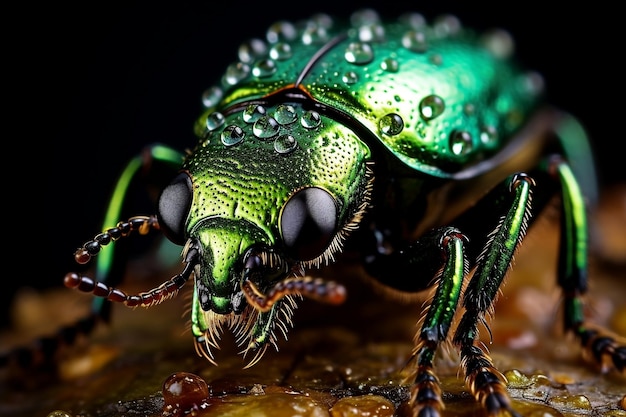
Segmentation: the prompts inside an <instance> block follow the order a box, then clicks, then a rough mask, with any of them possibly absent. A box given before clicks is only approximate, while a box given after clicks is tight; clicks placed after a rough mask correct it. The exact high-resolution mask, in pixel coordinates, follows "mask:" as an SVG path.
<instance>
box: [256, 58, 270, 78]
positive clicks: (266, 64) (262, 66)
mask: <svg viewBox="0 0 626 417" xmlns="http://www.w3.org/2000/svg"><path fill="white" fill-rule="evenodd" d="M275 72H276V63H275V62H274V61H273V60H271V59H262V60H260V61H258V62H256V63H255V64H254V66H253V67H252V75H254V76H255V77H260V78H262V77H269V76H270V75H272V74H273V73H275Z"/></svg>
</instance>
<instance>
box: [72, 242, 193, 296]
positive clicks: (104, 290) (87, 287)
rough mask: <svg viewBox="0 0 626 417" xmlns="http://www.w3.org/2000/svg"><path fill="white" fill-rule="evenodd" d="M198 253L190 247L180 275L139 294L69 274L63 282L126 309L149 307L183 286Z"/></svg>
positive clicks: (191, 271)
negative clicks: (131, 293)
mask: <svg viewBox="0 0 626 417" xmlns="http://www.w3.org/2000/svg"><path fill="white" fill-rule="evenodd" d="M198 254H199V252H198V250H197V249H196V248H194V247H190V248H189V249H188V250H187V253H186V255H185V267H184V268H183V271H182V272H181V273H180V274H177V275H175V276H173V277H172V278H170V279H169V280H167V281H165V282H164V283H162V284H161V285H159V286H158V287H155V288H153V289H151V290H149V291H146V292H142V293H139V294H133V295H128V294H126V293H125V292H124V291H122V290H120V289H118V288H114V287H109V286H107V285H106V284H105V283H103V282H98V281H95V280H93V279H92V278H90V277H87V276H81V275H78V274H77V273H75V272H70V273H68V274H67V275H65V279H64V280H63V282H64V284H65V286H66V287H68V288H76V289H78V290H79V291H82V292H90V293H92V294H93V295H95V296H96V297H102V298H106V299H107V300H109V301H114V302H117V303H124V304H125V305H126V306H127V307H137V306H141V307H150V306H153V305H156V304H160V303H161V302H163V301H165V300H168V299H170V298H172V297H174V296H175V295H176V294H177V293H178V291H179V290H180V289H181V288H182V287H183V285H185V283H186V282H187V280H188V279H189V277H190V276H191V274H192V273H193V271H194V268H195V265H196V264H197V258H198V256H199V255H198Z"/></svg>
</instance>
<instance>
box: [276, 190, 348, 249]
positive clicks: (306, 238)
mask: <svg viewBox="0 0 626 417" xmlns="http://www.w3.org/2000/svg"><path fill="white" fill-rule="evenodd" d="M336 228H337V204H336V203H335V199H334V198H333V197H332V196H331V195H330V194H329V193H328V191H326V190H323V189H321V188H317V187H311V188H305V189H303V190H300V191H298V192H297V193H295V194H294V195H293V196H291V198H290V199H289V201H287V203H286V204H285V206H284V207H283V210H282V214H281V217H280V231H281V235H282V238H283V242H284V244H285V247H286V252H287V254H288V255H289V256H291V257H293V258H295V259H298V260H302V261H306V260H311V259H314V258H316V257H317V256H319V255H321V254H322V253H323V252H324V251H325V250H326V248H327V247H328V245H329V244H330V242H331V241H332V239H333V237H334V236H335V233H336Z"/></svg>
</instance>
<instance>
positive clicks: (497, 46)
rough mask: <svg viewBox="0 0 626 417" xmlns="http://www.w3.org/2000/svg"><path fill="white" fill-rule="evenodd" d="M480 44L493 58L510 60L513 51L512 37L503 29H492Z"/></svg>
mask: <svg viewBox="0 0 626 417" xmlns="http://www.w3.org/2000/svg"><path fill="white" fill-rule="evenodd" d="M482 43H483V45H485V48H487V49H488V50H489V51H490V52H491V53H492V54H493V55H494V56H495V57H498V58H501V59H507V58H510V57H511V56H512V55H513V52H514V50H515V42H514V41H513V36H511V34H510V33H509V32H507V31H506V30H503V29H493V30H491V31H490V32H487V33H485V34H484V35H483V37H482Z"/></svg>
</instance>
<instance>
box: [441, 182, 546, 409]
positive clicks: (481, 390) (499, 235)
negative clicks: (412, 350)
mask: <svg viewBox="0 0 626 417" xmlns="http://www.w3.org/2000/svg"><path fill="white" fill-rule="evenodd" d="M533 185H534V181H533V180H532V179H531V178H530V177H528V176H527V175H525V174H516V175H513V176H511V177H510V178H509V191H510V192H511V193H512V194H513V196H514V198H513V202H512V204H511V207H510V208H509V210H508V212H507V213H506V214H505V215H504V217H503V218H502V219H501V220H500V222H499V224H498V226H497V227H496V229H495V230H494V231H493V232H492V233H491V235H490V238H489V240H488V242H487V245H486V247H485V248H484V249H483V252H482V253H481V254H480V255H479V257H478V260H477V267H476V270H475V272H474V275H473V276H472V279H471V281H470V283H469V284H468V287H467V289H466V291H465V295H464V298H463V306H464V307H465V313H464V314H463V317H462V318H461V320H460V322H459V326H458V328H457V330H456V333H455V335H454V338H453V343H454V344H455V345H456V346H458V348H459V351H460V354H461V364H462V366H463V368H464V371H465V382H466V384H467V386H468V388H469V389H470V391H471V392H472V395H474V397H475V398H476V399H477V400H478V401H479V402H480V403H481V404H482V406H483V407H484V409H485V410H486V411H487V412H488V413H489V414H490V415H498V414H499V413H501V412H502V411H508V412H509V413H510V414H512V415H517V413H516V412H515V411H514V410H513V409H512V408H511V400H510V398H509V396H508V393H507V391H506V379H505V377H504V375H502V374H501V373H500V371H498V370H497V369H496V368H495V366H494V365H493V363H492V361H491V358H490V357H489V355H488V354H487V353H486V352H485V351H484V350H483V349H481V347H480V346H479V345H477V344H476V341H477V339H478V324H479V323H485V314H492V313H493V305H494V301H495V299H496V297H497V295H498V292H499V290H500V285H501V284H502V281H503V279H504V277H505V276H506V273H507V272H508V270H509V267H510V265H511V261H512V259H513V255H514V252H515V250H516V248H517V246H518V244H519V242H520V241H521V240H522V238H523V237H524V234H525V232H526V228H527V225H528V220H529V216H530V201H531V188H532V186H533Z"/></svg>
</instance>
